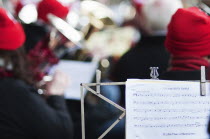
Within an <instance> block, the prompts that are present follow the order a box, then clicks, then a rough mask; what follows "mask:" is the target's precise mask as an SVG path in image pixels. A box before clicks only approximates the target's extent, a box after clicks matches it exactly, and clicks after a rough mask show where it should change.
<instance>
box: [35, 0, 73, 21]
mask: <svg viewBox="0 0 210 139" xmlns="http://www.w3.org/2000/svg"><path fill="white" fill-rule="evenodd" d="M37 11H38V18H39V19H42V20H43V21H45V22H48V18H47V15H48V14H53V15H55V16H57V17H60V18H65V17H66V16H67V14H68V12H69V8H68V7H65V6H64V5H62V4H61V3H60V2H58V1H57V0H42V1H41V2H39V3H38V5H37Z"/></svg>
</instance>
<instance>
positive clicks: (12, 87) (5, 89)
mask: <svg viewBox="0 0 210 139" xmlns="http://www.w3.org/2000/svg"><path fill="white" fill-rule="evenodd" d="M0 90H1V94H3V93H7V94H11V93H12V94H13V93H15V94H19V93H17V92H21V94H24V93H26V92H30V91H31V90H33V87H32V86H30V85H28V84H27V83H25V82H24V81H22V80H19V79H14V78H2V79H0Z"/></svg>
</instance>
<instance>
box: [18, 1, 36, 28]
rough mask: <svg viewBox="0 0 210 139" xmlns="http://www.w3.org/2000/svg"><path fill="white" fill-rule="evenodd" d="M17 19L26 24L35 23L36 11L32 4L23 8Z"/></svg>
mask: <svg viewBox="0 0 210 139" xmlns="http://www.w3.org/2000/svg"><path fill="white" fill-rule="evenodd" d="M18 16H19V18H20V19H21V20H22V21H23V22H24V23H26V24H30V23H33V22H36V21H37V16H38V14H37V10H36V6H35V5H34V4H28V5H26V6H24V7H23V8H22V9H21V11H20V12H19V14H18Z"/></svg>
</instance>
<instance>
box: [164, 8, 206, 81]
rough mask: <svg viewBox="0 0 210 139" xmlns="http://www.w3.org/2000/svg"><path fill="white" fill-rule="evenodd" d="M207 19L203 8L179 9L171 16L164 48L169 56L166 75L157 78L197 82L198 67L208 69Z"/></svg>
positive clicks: (198, 78) (198, 76)
mask: <svg viewBox="0 0 210 139" xmlns="http://www.w3.org/2000/svg"><path fill="white" fill-rule="evenodd" d="M209 28H210V16H209V15H208V13H206V12H205V11H204V10H203V9H199V8H198V7H190V8H187V9H179V10H178V11H177V12H176V13H175V14H174V15H173V17H172V19H171V21H170V23H169V26H168V33H167V36H166V41H165V47H166V49H167V50H168V52H169V53H170V61H169V67H168V70H167V72H165V73H163V74H162V77H161V79H170V80H200V68H201V66H205V67H206V68H209V62H210V59H209V58H210V41H209V39H210V35H209V34H210V33H209Z"/></svg>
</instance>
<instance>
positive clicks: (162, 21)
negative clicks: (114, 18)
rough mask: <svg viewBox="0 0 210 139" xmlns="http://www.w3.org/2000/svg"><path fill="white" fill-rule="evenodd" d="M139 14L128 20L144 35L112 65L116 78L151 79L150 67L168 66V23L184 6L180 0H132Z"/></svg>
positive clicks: (163, 68) (160, 71)
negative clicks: (166, 42) (166, 39)
mask: <svg viewBox="0 0 210 139" xmlns="http://www.w3.org/2000/svg"><path fill="white" fill-rule="evenodd" d="M132 2H133V4H134V6H135V8H136V16H135V18H134V20H133V21H132V22H131V23H129V24H131V25H133V26H135V27H137V28H138V30H139V31H140V33H141V39H140V40H139V42H138V43H137V44H135V46H134V47H133V48H131V49H130V50H129V51H128V52H127V53H125V54H124V55H123V56H122V57H121V58H120V60H119V61H118V62H117V64H116V65H115V66H114V68H113V72H112V75H111V76H112V78H113V79H114V80H115V81H126V80H127V79H128V78H140V79H149V78H151V77H150V70H149V68H150V67H159V71H158V72H159V73H162V72H164V71H165V70H166V69H167V65H168V60H169V54H168V53H167V52H166V50H165V48H164V40H165V35H166V32H167V25H168V23H169V21H170V19H171V16H172V15H173V14H174V13H175V12H176V10H177V9H178V8H181V7H182V2H181V1H180V0H173V1H171V0H145V1H144V0H142V1H141V0H140V1H139V0H133V1H132ZM121 91H122V100H121V103H122V106H125V87H124V86H121Z"/></svg>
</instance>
